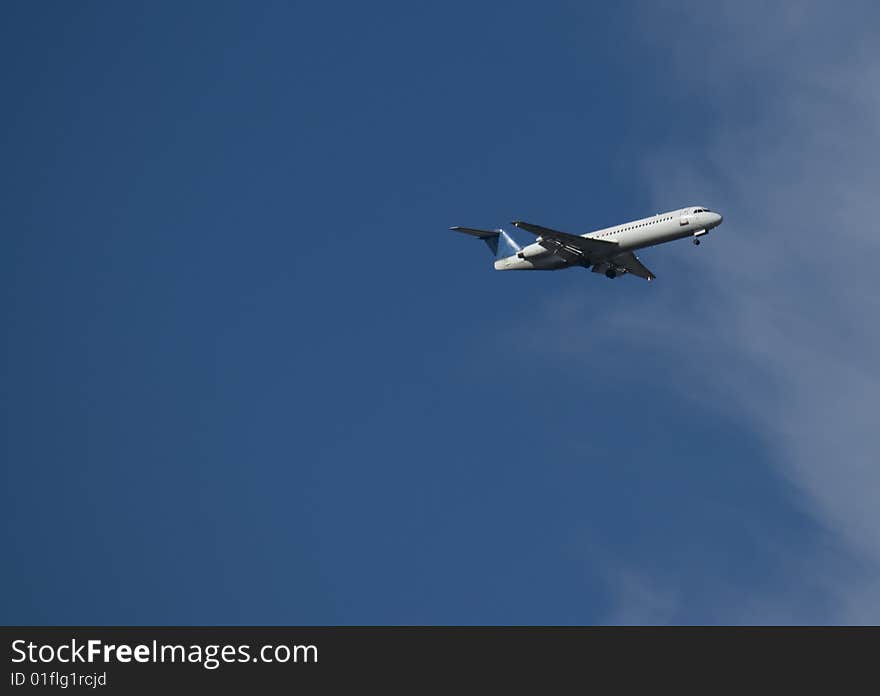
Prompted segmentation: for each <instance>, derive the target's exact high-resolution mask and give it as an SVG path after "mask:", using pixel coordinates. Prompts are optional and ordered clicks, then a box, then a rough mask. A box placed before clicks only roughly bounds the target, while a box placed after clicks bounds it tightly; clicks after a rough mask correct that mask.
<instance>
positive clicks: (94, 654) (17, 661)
mask: <svg viewBox="0 0 880 696" xmlns="http://www.w3.org/2000/svg"><path fill="white" fill-rule="evenodd" d="M0 631H2V635H3V641H4V643H5V652H6V656H7V658H6V659H7V662H6V664H7V675H6V676H5V678H4V680H5V685H6V689H5V690H6V692H7V693H34V692H46V691H58V690H68V689H79V690H82V689H87V690H92V691H99V692H100V693H108V692H111V691H112V692H114V693H183V692H192V691H193V690H197V691H198V692H204V693H209V692H210V693H214V692H221V693H227V692H228V693H232V692H235V693H241V692H243V691H247V692H252V691H253V690H268V689H285V690H289V689H300V688H307V689H310V690H312V689H318V690H327V689H331V688H348V689H351V688H355V689H358V690H362V689H365V688H369V689H370V690H373V689H386V690H387V689H389V688H393V689H395V690H401V691H416V690H418V691H421V690H423V689H424V688H426V687H436V686H441V687H443V688H450V689H456V690H472V689H476V688H480V689H484V688H490V689H494V688H501V687H504V688H508V687H510V686H520V687H521V686H523V685H532V686H534V687H535V688H541V689H542V690H546V689H547V688H548V687H551V688H553V690H563V689H565V687H566V686H569V687H572V686H580V687H592V686H597V685H599V684H604V685H606V686H607V685H610V686H612V687H614V688H620V687H626V686H636V685H641V686H644V685H645V683H648V684H651V685H653V686H655V687H656V686H658V685H660V684H667V685H684V684H691V685H694V686H703V687H706V688H715V687H717V686H720V685H728V686H730V685H737V686H739V687H746V688H755V687H764V686H768V685H770V684H771V683H773V682H774V680H775V682H776V683H777V684H778V685H780V686H790V685H791V684H792V683H794V682H801V681H804V682H806V683H809V684H810V685H812V686H814V687H815V686H817V685H819V684H822V683H825V684H827V686H829V687H831V686H834V687H835V688H839V687H840V686H841V685H842V684H844V683H846V682H847V681H848V682H850V683H852V684H853V685H856V684H859V683H870V682H862V681H861V680H862V679H863V678H864V679H869V678H870V679H873V673H872V671H871V670H872V665H873V664H874V661H875V660H876V657H875V656H876V652H877V648H878V647H880V630H878V629H874V628H866V629H858V628H846V629H844V628H825V629H822V628H549V627H547V628H527V627H517V628H497V627H496V628H488V627H476V628H454V627H433V628H418V627H411V628H410V627H396V628H395V627H386V628H379V627H337V628H329V627H277V628H265V627H264V628H245V627H216V628H208V627H203V628H183V627H178V628H173V627H167V628H158V627H156V628H122V627H119V628H85V627H78V628H73V627H54V628H36V627H20V628H3V629H0ZM554 687H558V688H554ZM566 690H567V689H566Z"/></svg>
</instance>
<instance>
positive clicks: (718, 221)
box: [715, 213, 724, 227]
mask: <svg viewBox="0 0 880 696" xmlns="http://www.w3.org/2000/svg"><path fill="white" fill-rule="evenodd" d="M722 222H724V216H723V215H722V214H721V213H715V226H716V227H717V226H718V225H720V224H721V223H722Z"/></svg>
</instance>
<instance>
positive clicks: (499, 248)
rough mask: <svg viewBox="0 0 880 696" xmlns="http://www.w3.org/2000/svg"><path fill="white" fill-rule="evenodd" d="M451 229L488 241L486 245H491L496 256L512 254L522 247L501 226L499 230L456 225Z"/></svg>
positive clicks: (490, 247)
mask: <svg viewBox="0 0 880 696" xmlns="http://www.w3.org/2000/svg"><path fill="white" fill-rule="evenodd" d="M449 229H450V230H454V231H455V232H463V233H464V234H469V235H471V236H473V237H477V238H478V239H482V240H483V241H484V242H486V246H487V247H489V249H490V250H491V251H492V254H493V255H494V256H495V258H504V257H506V256H512V255H513V254H515V253H516V252H518V251H519V250H520V249H521V248H522V247H520V245H519V244H517V243H516V242H515V241H513V239H511V237H510V235H509V234H507V232H505V231H504V230H502V229H500V228H499V229H497V230H478V229H474V228H473V227H458V226H455V227H450V228H449ZM499 242H500V244H499Z"/></svg>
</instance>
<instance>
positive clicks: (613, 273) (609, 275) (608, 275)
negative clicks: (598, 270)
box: [605, 268, 617, 280]
mask: <svg viewBox="0 0 880 696" xmlns="http://www.w3.org/2000/svg"><path fill="white" fill-rule="evenodd" d="M605 277H606V278H611V280H614V279H615V278H616V277H617V271H615V270H614V269H613V268H609V269H608V270H607V271H605Z"/></svg>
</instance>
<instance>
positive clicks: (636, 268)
mask: <svg viewBox="0 0 880 696" xmlns="http://www.w3.org/2000/svg"><path fill="white" fill-rule="evenodd" d="M613 262H614V264H615V265H616V266H620V267H621V268H625V269H626V271H627V273H632V274H633V275H634V276H638V277H639V278H644V279H645V280H654V278H656V277H657V276H655V275H654V274H653V273H651V271H649V270H648V269H647V268H645V266H644V264H642V262H641V261H639V257H638V256H636V255H635V254H634V253H632V252H631V251H628V252H626V253H625V254H621V255H620V256H615V257H614V259H613Z"/></svg>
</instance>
